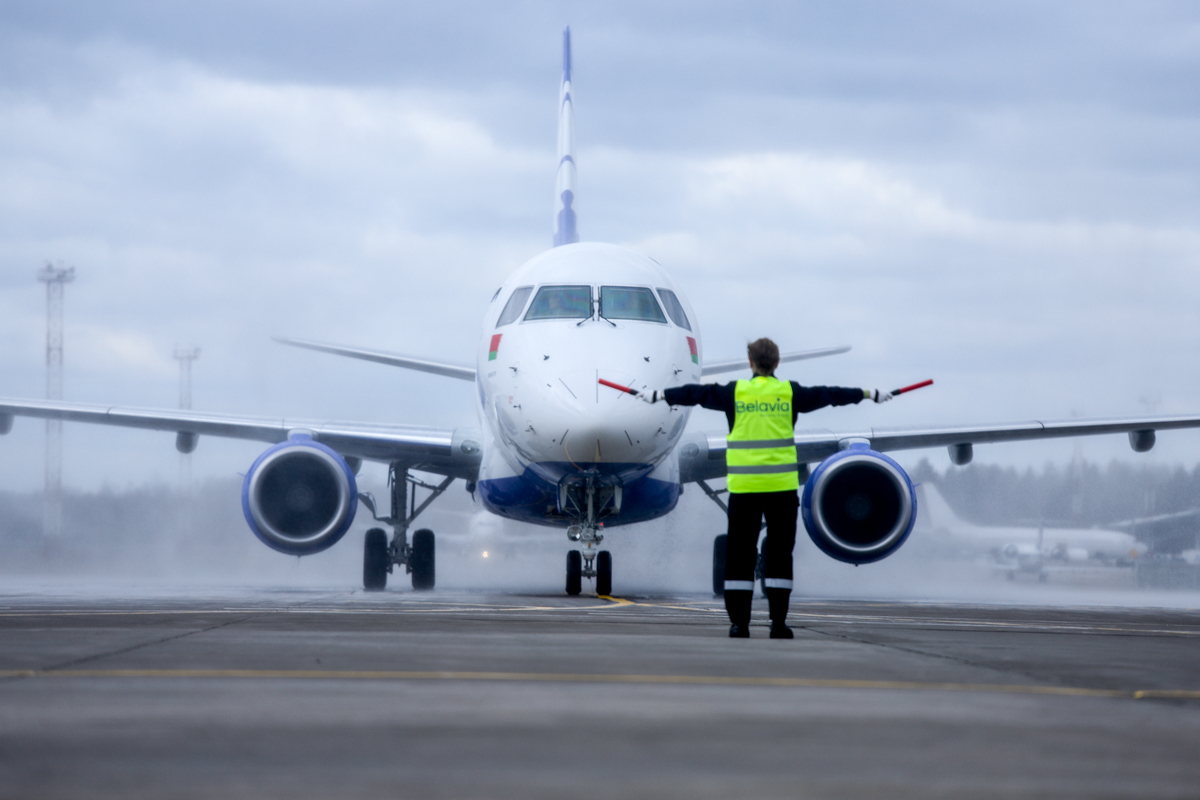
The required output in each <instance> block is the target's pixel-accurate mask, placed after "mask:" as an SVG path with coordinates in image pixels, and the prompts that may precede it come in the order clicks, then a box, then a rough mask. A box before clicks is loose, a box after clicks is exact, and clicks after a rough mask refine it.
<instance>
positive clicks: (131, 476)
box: [0, 0, 1200, 488]
mask: <svg viewBox="0 0 1200 800" xmlns="http://www.w3.org/2000/svg"><path fill="white" fill-rule="evenodd" d="M568 24H569V25H571V26H572V31H573V35H574V44H575V75H574V77H575V84H574V88H575V100H576V121H577V134H576V138H577V150H578V164H579V197H578V201H577V204H576V205H577V208H578V211H579V215H580V217H579V226H580V231H581V233H582V236H583V238H584V239H586V240H599V241H614V242H617V243H620V244H624V245H628V246H631V247H634V248H636V249H639V250H641V251H643V252H645V253H647V254H649V255H652V256H654V257H655V258H657V259H659V260H660V261H661V262H663V264H664V265H665V266H666V267H667V268H668V270H669V271H670V272H671V273H672V274H673V275H674V277H675V279H676V280H677V281H678V282H679V283H680V284H681V285H682V286H683V287H684V288H685V290H686V292H687V293H688V295H689V296H690V299H691V302H692V305H693V306H694V308H695V310H696V313H697V316H698V317H699V325H700V328H701V330H702V333H703V337H704V346H705V351H706V355H707V357H709V358H712V359H720V358H728V357H738V356H740V355H742V353H743V352H744V345H745V343H746V341H748V340H750V339H753V338H756V337H758V336H760V335H768V336H771V337H773V338H775V339H776V340H777V341H778V342H779V343H780V344H781V345H782V346H783V347H784V349H799V348H806V347H814V346H820V345H830V344H850V345H853V346H854V350H853V351H852V352H851V353H850V354H848V355H845V356H840V357H836V358H833V359H826V360H822V361H814V362H808V363H806V364H804V365H801V366H797V367H794V368H788V369H786V370H785V371H784V372H783V373H781V375H786V377H792V378H795V379H797V380H800V381H801V382H805V383H829V384H843V385H866V386H880V387H882V388H892V387H894V386H898V385H902V384H905V383H909V382H912V381H916V380H919V379H923V378H927V377H932V378H935V379H936V380H937V385H936V386H935V387H934V388H931V389H926V390H923V391H922V392H918V393H914V394H913V395H910V396H907V397H905V398H902V399H901V400H898V401H896V402H894V403H891V404H889V405H887V406H883V407H869V408H868V407H866V406H859V407H855V408H852V409H829V410H825V411H823V412H818V413H817V414H815V415H813V416H812V417H810V418H809V419H808V420H807V422H808V424H809V425H810V426H812V427H829V428H834V429H843V430H846V429H853V428H857V427H860V426H864V425H870V424H878V425H894V424H922V423H932V424H944V423H957V422H964V423H966V422H993V421H1013V420H1023V419H1031V418H1035V419H1036V418H1042V419H1044V418H1065V417H1071V416H1073V415H1084V416H1114V415H1128V414H1144V413H1188V412H1193V413H1194V412H1200V358H1198V357H1197V356H1198V354H1200V324H1198V323H1200V319H1198V317H1200V228H1198V225H1197V223H1198V221H1200V145H1198V144H1197V143H1198V142H1200V91H1198V90H1197V87H1198V86H1200V6H1197V5H1196V4H1195V3H1191V2H1179V3H1173V2H1149V1H1147V0H1139V1H1138V2H1104V3H1097V2H1088V1H1081V2H1054V3H1046V2H1028V3H1026V2H1003V3H971V2H950V1H947V2H905V3H893V2H857V3H856V2H758V3H756V2H743V3H717V2H700V1H697V0H688V1H687V2H657V3H645V2H605V3H589V4H583V3H553V2H524V3H507V2H506V3H501V2H474V3H467V2H446V1H444V0H443V2H439V3H415V2H411V3H410V2H384V1H383V0H378V1H373V0H348V1H347V0H344V1H343V2H338V3H315V2H304V1H303V0H288V1H287V2H282V1H279V2H275V1H273V0H258V1H257V2H256V1H254V0H238V2H219V1H218V2H204V3H196V2H167V1H165V0H145V2H133V1H129V2H95V3H79V2H58V1H56V0H36V1H32V2H23V1H22V0H4V2H3V3H2V4H0V345H2V346H0V395H4V396H10V397H41V396H43V395H44V391H45V383H44V381H45V377H44V366H43V365H44V354H45V289H44V286H43V285H42V284H39V283H38V282H37V281H36V280H35V273H36V272H37V270H38V268H39V267H40V266H41V265H42V264H44V263H45V262H46V261H48V260H49V261H54V262H55V263H59V264H63V265H70V266H74V267H75V268H76V270H77V279H76V281H75V282H74V283H72V284H70V285H69V286H68V287H67V290H66V343H65V360H66V379H65V396H66V397H67V398H68V399H71V400H80V401H91V402H104V403H114V404H125V405H138V406H158V407H172V406H174V405H176V404H177V402H178V365H177V362H176V361H175V360H174V359H173V357H172V352H173V348H174V347H175V345H177V344H179V345H195V346H198V347H200V348H201V350H202V355H201V357H200V359H199V361H197V362H196V365H195V389H194V401H193V405H194V407H195V408H197V409H203V410H212V411H223V412H245V413H251V414H277V415H278V414H282V415H286V416H295V417H308V418H323V417H331V418H339V419H360V420H381V421H393V422H395V421H398V422H409V423H414V424H427V425H435V426H442V427H454V426H457V425H463V424H467V425H472V424H474V422H475V418H474V413H475V412H474V407H473V404H472V400H473V398H474V393H473V392H472V391H471V389H470V387H469V386H467V385H466V384H463V383H461V382H458V381H453V380H449V379H445V378H438V377H436V376H428V375H420V374H416V373H409V372H406V371H401V370H395V369H389V368H386V367H382V366H379V365H373V364H368V363H360V362H353V361H348V360H342V359H337V358H334V357H331V356H326V355H322V354H317V353H308V352H304V351H297V350H291V349H288V348H283V347H281V346H279V345H276V344H273V343H272V342H271V341H270V337H271V336H272V335H290V336H296V337H301V338H311V339H320V340H329V341H334V342H339V343H345V344H354V345H363V346H372V347H378V348H384V349H390V350H395V351H397V352H401V353H408V354H414V355H420V356H427V357H430V358H437V359H444V360H450V361H457V362H460V363H470V362H471V359H472V357H473V355H472V354H473V350H474V347H475V345H476V343H477V340H478V337H479V336H480V334H481V317H482V312H483V310H484V309H485V307H486V304H487V302H488V300H489V298H490V297H491V295H492V293H493V292H494V290H495V288H496V287H497V286H498V285H499V283H500V282H501V280H502V279H503V278H504V276H505V275H506V274H507V273H509V272H510V271H512V270H513V269H514V268H516V267H517V266H519V265H520V264H521V263H522V262H523V261H525V260H527V259H528V258H531V257H532V256H534V255H536V254H537V253H538V252H539V251H540V250H542V249H544V248H545V247H547V246H548V245H549V243H550V238H551V228H552V216H553V197H552V195H553V186H554V171H555V165H556V164H555V154H554V146H555V115H556V103H557V90H558V80H559V66H560V52H561V51H560V35H561V30H562V28H563V26H564V25H568ZM697 421H698V422H699V423H700V424H701V427H704V428H709V429H718V430H719V429H721V428H722V427H723V419H722V418H720V415H716V414H713V415H707V416H704V415H703V414H701V415H698V419H697ZM42 436H43V424H42V423H40V422H36V421H31V420H25V421H22V420H17V425H16V428H15V430H14V431H13V433H12V434H10V435H9V436H8V437H6V438H4V439H0V481H2V482H3V485H5V486H7V487H15V488H35V487H37V486H39V485H40V484H41V480H42ZM65 440H66V450H65V453H66V458H65V468H64V472H65V479H66V482H67V483H68V484H69V485H72V486H81V487H95V486H99V485H104V484H107V485H110V486H117V487H120V486H124V485H127V484H130V483H142V482H145V481H148V480H154V479H167V480H170V479H173V477H174V472H173V470H174V469H175V465H176V462H177V456H176V454H175V451H174V449H173V437H172V436H170V435H167V434H153V433H144V432H131V431H121V430H115V429H88V428H86V427H83V426H78V425H68V426H67V427H66V433H65ZM260 449H261V446H259V445H256V444H248V443H221V442H217V441H215V440H211V439H205V440H202V441H201V443H200V448H199V450H198V451H197V453H196V455H195V456H194V459H195V464H196V470H197V471H198V473H199V474H231V473H235V472H239V471H242V470H244V469H245V468H246V466H247V465H248V464H249V461H250V460H251V458H253V456H254V455H255V454H256V452H257V451H258V450H260ZM1197 452H1200V432H1197V433H1189V432H1184V433H1174V434H1164V435H1163V436H1161V437H1160V445H1159V448H1158V449H1157V450H1156V451H1155V452H1154V453H1151V454H1149V455H1148V456H1145V457H1142V456H1138V457H1137V458H1146V459H1148V461H1147V463H1150V461H1151V460H1152V461H1153V462H1164V461H1165V462H1168V463H1175V462H1178V463H1181V464H1186V465H1188V466H1191V465H1194V464H1195V463H1196V461H1197V457H1196V455H1195V454H1196V453H1197ZM1075 454H1082V455H1084V456H1086V457H1089V458H1092V459H1095V460H1102V461H1106V460H1107V459H1109V458H1112V457H1119V458H1127V459H1130V460H1132V459H1134V458H1135V456H1134V455H1133V454H1132V453H1129V452H1128V448H1127V447H1126V446H1125V443H1124V438H1123V437H1115V439H1112V440H1109V441H1106V442H1097V441H1089V442H1087V443H1086V444H1083V445H1075V444H1073V443H1071V442H1054V443H1050V444H1041V445H1019V444H1018V445H996V446H990V447H985V448H980V449H978V451H977V458H978V459H979V460H980V461H989V462H1002V463H1009V464H1018V465H1019V464H1022V463H1029V464H1031V465H1033V466H1040V465H1041V464H1042V463H1043V462H1044V461H1045V460H1059V461H1064V462H1065V461H1067V460H1069V459H1070V458H1071V457H1072V456H1073V455H1075ZM922 455H929V456H931V457H932V458H933V460H934V462H935V464H937V465H938V466H942V465H944V464H945V463H946V462H945V456H944V454H942V453H938V452H933V453H914V454H911V455H905V456H902V460H903V461H905V462H906V463H909V464H911V463H915V461H916V460H917V459H918V458H920V457H921V456H922Z"/></svg>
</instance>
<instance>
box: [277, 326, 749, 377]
mask: <svg viewBox="0 0 1200 800" xmlns="http://www.w3.org/2000/svg"><path fill="white" fill-rule="evenodd" d="M275 341H277V342H279V343H280V344H286V345H290V346H291V347H303V348H304V349H306V350H316V351H318V352H321V353H332V354H334V355H335V356H346V357H348V358H359V359H362V360H363V361H374V362H375V363H377V364H387V365H388V366H392V367H403V368H404V369H413V370H417V371H418V372H431V373H433V374H434V375H443V376H445V377H447V378H458V379H459V380H463V381H473V380H475V369H474V367H466V366H462V365H460V364H451V363H449V362H445V361H430V360H429V359H425V358H413V357H412V356H402V355H400V354H398V353H389V352H387V351H385V350H369V349H366V348H362V347H345V346H343V345H338V344H326V343H323V342H310V341H307V340H305V339H289V338H286V337H281V336H276V337H275ZM743 366H744V364H743Z"/></svg>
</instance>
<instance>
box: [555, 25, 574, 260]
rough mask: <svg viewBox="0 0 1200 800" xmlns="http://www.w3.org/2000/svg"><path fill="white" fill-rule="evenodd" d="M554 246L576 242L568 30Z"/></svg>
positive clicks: (568, 31)
mask: <svg viewBox="0 0 1200 800" xmlns="http://www.w3.org/2000/svg"><path fill="white" fill-rule="evenodd" d="M554 207H555V221H554V246H555V247H558V246H559V245H563V244H572V243H573V242H578V241H579V231H578V230H577V229H576V227H575V104H574V101H573V100H572V99H571V29H570V28H564V29H563V70H562V88H561V89H560V90H559V93H558V177H557V179H556V180H555V191H554Z"/></svg>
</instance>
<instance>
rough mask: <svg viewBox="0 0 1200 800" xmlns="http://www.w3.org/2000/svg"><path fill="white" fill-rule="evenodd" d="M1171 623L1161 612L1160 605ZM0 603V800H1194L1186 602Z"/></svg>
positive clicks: (101, 592)
mask: <svg viewBox="0 0 1200 800" xmlns="http://www.w3.org/2000/svg"><path fill="white" fill-rule="evenodd" d="M1185 605H1186V604H1185ZM791 622H792V625H793V627H794V629H795V632H796V638H795V639H794V640H792V641H778V640H770V639H768V638H767V628H766V624H767V622H766V619H765V606H763V605H762V604H761V601H759V602H757V603H756V610H755V620H754V625H753V627H752V638H751V639H750V640H749V641H746V640H731V639H729V638H727V635H726V632H727V623H726V621H725V617H724V611H723V607H722V605H721V602H720V600H718V599H714V598H712V597H711V596H709V595H705V594H696V593H664V594H661V595H658V594H641V595H634V596H614V597H611V598H609V597H605V598H599V597H595V596H586V595H584V596H579V597H574V598H569V597H566V596H563V595H559V594H554V593H546V594H522V593H520V592H518V591H515V590H488V591H468V590H455V589H451V590H436V591H433V592H427V593H415V592H412V591H410V590H389V591H386V592H383V593H371V594H368V593H364V592H362V591H359V590H352V589H347V588H340V587H336V586H331V587H304V588H288V587H282V588H280V587H268V588H263V587H251V588H245V587H233V588H229V587H224V588H201V589H196V588H192V589H188V590H183V589H179V588H160V589H154V588H151V589H129V588H122V589H116V588H114V587H108V588H105V589H90V590H88V589H78V590H63V589H62V588H61V586H60V585H56V584H49V585H42V584H30V583H24V584H22V583H20V582H17V583H16V584H14V583H13V582H12V581H9V582H8V584H7V585H5V586H0V797H3V798H47V799H49V798H84V797H86V798H117V797H120V798H123V799H127V798H129V797H155V798H201V797H204V798H207V797H222V798H231V797H233V798H240V797H255V798H262V797H287V798H293V799H297V800H298V799H299V798H331V797H337V798H357V797H396V798H410V797H411V798H418V797H419V798H496V797H506V798H563V797H570V798H647V797H661V798H722V800H727V799H728V798H731V797H754V798H776V797H778V798H783V797H786V798H796V797H815V798H907V797H920V798H938V797H954V798H963V797H971V798H1002V797H1003V798H1011V797H1021V798H1027V797H1055V798H1131V797H1137V798H1196V797H1197V796H1200V748H1198V744H1200V611H1198V610H1196V609H1195V608H1174V609H1168V608H1136V609H1132V608H1120V607H1107V606H1101V607H1091V606H1079V607H1051V606H1035V605H989V604H977V605H972V604H962V603H951V602H898V601H887V600H876V601H870V602H863V601H850V600H839V599H820V598H811V597H801V598H797V599H796V600H794V602H793V604H792V615H791Z"/></svg>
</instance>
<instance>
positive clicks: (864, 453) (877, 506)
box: [800, 444, 917, 564]
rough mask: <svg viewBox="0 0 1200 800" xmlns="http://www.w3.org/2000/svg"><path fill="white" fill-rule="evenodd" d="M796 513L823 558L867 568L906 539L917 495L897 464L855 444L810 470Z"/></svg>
mask: <svg viewBox="0 0 1200 800" xmlns="http://www.w3.org/2000/svg"><path fill="white" fill-rule="evenodd" d="M800 511H801V513H802V514H803V516H804V527H805V529H806V530H807V531H808V535H809V538H811V539H812V540H813V544H815V545H816V546H817V547H819V548H820V549H821V551H822V552H823V553H825V555H827V556H829V557H830V558H836V559H837V560H838V561H844V562H846V563H847V564H869V563H871V562H873V561H879V560H880V559H883V558H887V557H888V556H890V555H891V554H892V553H894V552H896V550H898V549H899V548H900V545H902V544H904V542H905V540H906V539H908V535H909V534H910V533H912V529H913V523H914V522H915V521H916V519H917V495H916V492H915V491H914V490H913V485H912V481H910V480H909V478H908V474H907V473H905V471H904V469H903V468H902V467H901V466H900V465H899V464H897V463H896V462H895V461H893V460H892V459H890V458H888V457H887V456H885V455H884V454H883V453H877V452H876V451H874V450H872V449H870V448H869V447H868V446H866V445H865V444H856V445H852V446H851V447H848V448H847V449H845V450H843V451H841V452H840V453H836V454H834V455H832V456H830V457H829V458H827V459H825V460H824V461H822V462H821V463H820V465H818V466H817V468H816V469H815V470H813V473H812V475H811V476H810V477H809V479H808V481H807V482H806V483H805V484H804V494H803V496H802V497H801V500H800Z"/></svg>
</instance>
